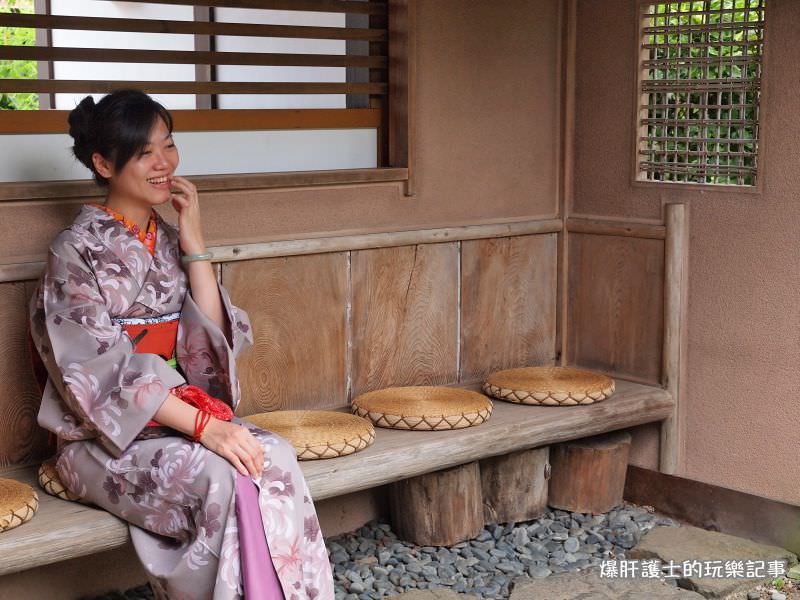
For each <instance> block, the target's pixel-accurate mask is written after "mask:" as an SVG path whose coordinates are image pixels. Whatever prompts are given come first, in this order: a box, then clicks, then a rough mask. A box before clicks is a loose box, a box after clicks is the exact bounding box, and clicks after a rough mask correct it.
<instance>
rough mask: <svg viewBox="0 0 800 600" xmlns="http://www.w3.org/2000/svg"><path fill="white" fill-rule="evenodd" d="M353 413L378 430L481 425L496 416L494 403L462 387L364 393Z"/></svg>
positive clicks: (439, 428) (408, 388)
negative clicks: (494, 414) (375, 426)
mask: <svg viewBox="0 0 800 600" xmlns="http://www.w3.org/2000/svg"><path fill="white" fill-rule="evenodd" d="M351 410H352V411H353V413H355V414H356V415H358V416H360V417H365V418H367V419H369V420H370V421H372V422H373V423H374V424H375V425H377V426H378V427H386V428H389V429H411V430H415V431H434V430H442V429H463V428H465V427H472V426H474V425H480V424H481V423H483V422H484V421H486V420H487V419H488V418H489V416H490V415H491V414H492V401H491V400H490V399H489V398H487V397H486V396H484V395H483V394H480V393H478V392H472V391H469V390H464V389H460V388H450V387H440V386H407V387H390V388H384V389H381V390H375V391H372V392H367V393H365V394H361V395H360V396H358V397H356V398H355V399H353V403H352V406H351Z"/></svg>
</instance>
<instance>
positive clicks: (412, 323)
mask: <svg viewBox="0 0 800 600" xmlns="http://www.w3.org/2000/svg"><path fill="white" fill-rule="evenodd" d="M351 269H352V271H351V273H352V289H353V300H352V321H353V343H352V345H353V349H352V352H353V362H352V389H353V393H352V395H353V397H355V396H356V395H358V394H361V393H363V392H368V391H371V390H375V389H379V388H383V387H389V386H399V385H438V384H445V383H451V382H454V381H456V380H457V377H458V373H457V364H456V345H457V341H458V329H457V327H458V325H457V316H458V315H457V313H458V287H457V286H458V245H457V244H456V243H449V244H422V245H416V246H402V247H399V248H381V249H377V250H362V251H358V252H353V253H352V259H351Z"/></svg>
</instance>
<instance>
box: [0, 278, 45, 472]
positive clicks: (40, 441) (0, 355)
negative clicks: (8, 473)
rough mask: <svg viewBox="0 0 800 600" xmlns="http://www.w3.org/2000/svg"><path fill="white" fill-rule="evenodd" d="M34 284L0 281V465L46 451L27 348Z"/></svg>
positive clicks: (24, 460) (22, 461)
mask: <svg viewBox="0 0 800 600" xmlns="http://www.w3.org/2000/svg"><path fill="white" fill-rule="evenodd" d="M31 294H33V284H31V283H29V282H22V283H4V284H0V321H1V322H2V323H3V335H2V336H0V381H2V382H3V393H2V394H0V467H8V466H11V465H20V464H29V463H31V462H32V461H35V460H37V459H39V458H41V457H43V456H46V455H47V453H48V447H47V433H46V432H45V431H44V430H43V429H42V428H40V427H39V426H38V425H37V423H36V415H37V413H38V412H39V403H40V401H41V396H40V395H39V391H38V387H37V385H36V382H35V380H34V377H33V370H32V363H31V355H30V351H29V347H28V301H29V300H30V296H31Z"/></svg>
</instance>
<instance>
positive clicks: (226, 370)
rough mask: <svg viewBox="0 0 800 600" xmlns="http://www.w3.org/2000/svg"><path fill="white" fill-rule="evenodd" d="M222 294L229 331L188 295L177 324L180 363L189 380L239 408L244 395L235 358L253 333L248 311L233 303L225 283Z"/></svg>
mask: <svg viewBox="0 0 800 600" xmlns="http://www.w3.org/2000/svg"><path fill="white" fill-rule="evenodd" d="M219 293H220V298H221V300H222V308H223V313H224V315H225V318H226V327H225V329H226V331H222V330H221V329H220V328H219V327H218V326H217V324H216V323H214V322H213V321H212V320H211V319H209V318H208V317H207V316H206V315H205V313H203V311H202V310H201V309H200V307H198V306H197V304H196V303H195V301H194V299H193V298H192V295H191V293H187V294H186V299H185V300H184V303H183V309H182V310H181V321H180V324H179V325H178V346H177V354H178V364H179V365H180V367H181V369H182V370H183V372H184V374H185V375H186V380H187V381H188V383H190V384H191V385H196V386H197V387H199V388H202V389H204V390H205V391H206V392H208V393H209V394H210V395H211V396H214V397H215V398H219V399H220V400H224V401H225V402H227V403H228V404H229V405H230V406H231V408H233V410H236V407H237V406H238V404H239V399H240V395H241V392H240V389H239V380H238V378H237V377H236V357H237V356H238V355H239V354H240V353H241V352H242V351H243V350H245V349H246V348H248V347H249V346H250V345H251V344H252V343H253V334H252V329H251V327H250V320H249V319H248V317H247V313H245V312H244V311H243V310H241V309H240V308H237V307H235V306H234V305H233V304H232V303H231V299H230V297H229V296H228V292H227V291H226V290H225V288H223V287H222V286H219Z"/></svg>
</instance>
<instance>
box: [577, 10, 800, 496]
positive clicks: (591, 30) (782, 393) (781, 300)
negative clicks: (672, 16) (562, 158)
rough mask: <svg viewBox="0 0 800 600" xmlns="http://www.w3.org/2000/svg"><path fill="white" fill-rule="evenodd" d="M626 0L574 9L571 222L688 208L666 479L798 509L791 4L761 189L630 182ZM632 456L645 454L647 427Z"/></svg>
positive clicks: (781, 37) (797, 220)
mask: <svg viewBox="0 0 800 600" xmlns="http://www.w3.org/2000/svg"><path fill="white" fill-rule="evenodd" d="M636 6H637V3H636V1H635V0H605V1H603V2H596V1H594V0H578V22H577V55H576V112H575V155H574V163H575V172H574V173H575V175H574V197H573V201H572V203H571V207H570V214H571V216H594V215H597V216H601V217H611V218H625V219H634V220H645V221H653V222H660V221H661V220H662V206H663V204H664V203H666V202H684V203H686V204H688V205H689V209H690V214H691V219H690V223H691V225H690V249H689V262H690V265H689V307H688V311H689V312H688V357H687V360H688V369H687V380H688V381H687V394H686V396H685V397H684V398H683V411H682V414H681V420H682V421H683V427H684V430H683V432H682V442H683V456H684V460H683V461H682V463H681V464H680V468H679V472H678V474H679V475H682V476H685V477H689V478H692V479H696V480H700V481H704V482H708V483H713V484H717V485H722V486H725V487H729V488H733V489H738V490H743V491H747V492H751V493H754V494H758V495H761V496H766V497H770V498H774V499H777V500H783V501H785V502H790V503H794V504H800V486H798V485H797V478H796V470H797V453H798V450H797V444H798V441H799V440H800V434H798V432H799V431H800V410H798V404H797V402H798V401H797V398H796V397H797V392H798V391H800V374H798V373H799V370H798V366H800V308H799V307H798V301H797V297H798V289H800V270H798V264H800V243H798V242H800V238H798V230H799V229H800V228H799V227H798V226H799V225H800V203H798V195H799V194H800V151H799V150H798V147H797V140H798V139H800V112H798V110H797V94H798V81H800V42H798V37H797V32H798V31H800V2H797V1H796V0H770V2H769V3H768V8H767V24H766V47H767V49H766V53H767V54H766V58H765V65H764V72H765V76H764V86H765V87H764V89H763V95H762V100H761V102H762V104H761V124H762V125H761V139H762V141H761V146H760V151H759V154H760V155H759V161H760V165H761V177H762V181H763V189H762V191H761V192H760V193H755V194H754V193H746V192H742V191H738V190H722V191H697V190H690V189H686V188H682V187H680V186H679V185H669V184H662V185H657V186H652V187H642V186H639V185H632V184H631V181H632V177H633V174H632V172H631V170H632V158H631V157H632V156H633V152H634V149H633V143H634V142H633V136H634V134H633V127H634V88H635V85H636V79H635V78H636V54H635V51H634V47H635V36H636V26H637V20H636V14H637V13H636ZM646 433H647V434H648V435H645V436H643V440H641V441H644V442H645V446H648V445H649V448H648V447H639V448H637V449H636V456H637V457H645V456H653V452H652V450H653V445H654V444H657V437H656V436H655V435H653V433H654V430H653V429H652V428H651V429H649V430H648V431H647V432H646Z"/></svg>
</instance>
